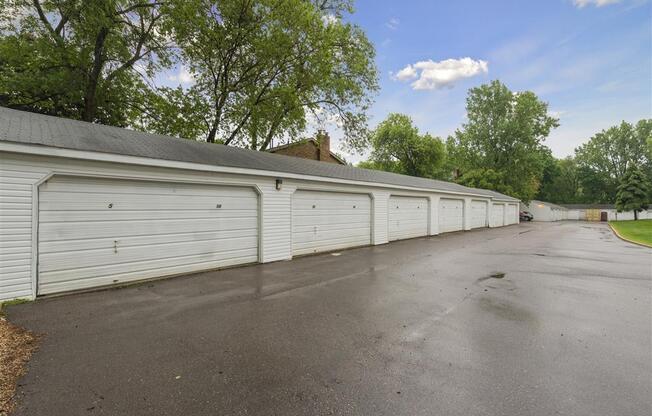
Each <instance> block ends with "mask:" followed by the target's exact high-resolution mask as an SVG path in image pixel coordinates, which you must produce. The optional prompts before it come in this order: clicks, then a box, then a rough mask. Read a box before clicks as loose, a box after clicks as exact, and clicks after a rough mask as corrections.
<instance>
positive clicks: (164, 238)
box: [39, 229, 258, 254]
mask: <svg viewBox="0 0 652 416" xmlns="http://www.w3.org/2000/svg"><path fill="white" fill-rule="evenodd" d="M257 235H258V233H257V231H256V230H255V229H254V230H250V229H249V230H233V231H208V232H201V233H186V234H173V235H172V236H173V237H174V241H176V242H184V241H194V242H198V241H204V240H218V239H230V238H239V237H255V236H257ZM170 237H171V235H170V234H157V235H145V236H131V237H122V238H120V247H133V246H141V245H147V244H165V243H169V242H170ZM113 241H114V240H113V239H111V238H93V239H81V240H63V241H61V240H59V241H45V242H41V243H39V253H40V254H48V253H56V252H62V251H67V250H95V249H101V248H106V247H109V246H111V247H113Z"/></svg>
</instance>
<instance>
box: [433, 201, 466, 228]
mask: <svg viewBox="0 0 652 416" xmlns="http://www.w3.org/2000/svg"><path fill="white" fill-rule="evenodd" d="M463 229H464V201H463V200H461V199H446V198H442V199H440V200H439V232H440V233H447V232H450V231H460V230H463Z"/></svg>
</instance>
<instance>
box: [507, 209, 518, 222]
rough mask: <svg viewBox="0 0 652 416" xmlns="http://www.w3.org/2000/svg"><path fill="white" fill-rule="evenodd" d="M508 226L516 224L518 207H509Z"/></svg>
mask: <svg viewBox="0 0 652 416" xmlns="http://www.w3.org/2000/svg"><path fill="white" fill-rule="evenodd" d="M507 224H516V205H514V204H509V205H507Z"/></svg>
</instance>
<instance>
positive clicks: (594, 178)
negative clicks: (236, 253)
mask: <svg viewBox="0 0 652 416" xmlns="http://www.w3.org/2000/svg"><path fill="white" fill-rule="evenodd" d="M651 132H652V119H649V120H640V121H639V122H638V123H636V125H632V124H630V123H627V122H625V121H623V122H622V123H621V124H620V125H618V126H613V127H610V128H608V129H607V130H602V131H601V132H599V133H597V134H596V135H594V136H593V137H591V139H590V140H589V141H588V142H586V143H584V144H583V145H581V146H580V147H578V148H577V149H575V159H576V161H577V165H578V167H579V170H580V175H581V181H582V186H583V188H584V191H585V194H586V198H587V202H595V203H612V202H613V201H614V200H615V199H616V192H617V188H618V186H619V184H620V183H621V181H622V178H623V177H624V176H625V172H627V169H628V168H629V167H630V166H632V165H637V166H642V167H643V168H644V169H645V170H646V171H647V176H648V179H650V178H652V160H651V159H650V156H649V153H648V152H647V140H648V139H649V138H650V135H651V134H652V133H651Z"/></svg>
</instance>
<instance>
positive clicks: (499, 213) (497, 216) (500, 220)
mask: <svg viewBox="0 0 652 416" xmlns="http://www.w3.org/2000/svg"><path fill="white" fill-rule="evenodd" d="M504 219H505V206H504V205H503V204H494V205H493V206H492V207H491V224H492V226H494V227H502V226H503V225H505V224H504Z"/></svg>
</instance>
